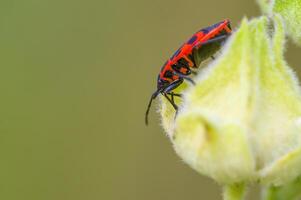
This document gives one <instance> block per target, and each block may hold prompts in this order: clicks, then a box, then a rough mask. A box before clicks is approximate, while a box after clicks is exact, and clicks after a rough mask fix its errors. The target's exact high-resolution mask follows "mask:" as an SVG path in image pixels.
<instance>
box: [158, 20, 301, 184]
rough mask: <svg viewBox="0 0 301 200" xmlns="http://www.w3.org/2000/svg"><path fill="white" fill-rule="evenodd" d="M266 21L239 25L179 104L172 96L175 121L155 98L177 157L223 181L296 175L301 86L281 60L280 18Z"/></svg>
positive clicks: (300, 157)
mask: <svg viewBox="0 0 301 200" xmlns="http://www.w3.org/2000/svg"><path fill="white" fill-rule="evenodd" d="M267 23H268V20H267V18H266V17H261V18H258V19H254V20H252V21H250V22H248V21H247V20H243V21H242V24H241V26H240V28H239V29H238V30H237V31H236V32H235V33H234V34H233V35H232V36H231V37H230V38H229V40H228V42H227V43H226V45H225V48H224V50H223V52H222V54H221V56H220V57H219V58H218V59H216V60H215V61H213V62H212V64H211V65H210V66H209V67H208V68H207V69H206V70H203V72H202V73H199V74H198V76H197V77H196V79H195V82H196V85H195V86H191V87H190V88H188V89H185V90H184V91H183V95H184V98H183V99H184V100H183V102H181V101H180V100H179V99H176V101H177V102H176V103H177V104H178V105H180V108H179V112H178V114H177V116H176V118H175V111H174V109H173V108H172V106H171V105H170V104H169V102H168V101H166V100H165V99H164V98H161V102H162V107H161V116H162V124H163V127H164V129H165V130H166V131H167V133H168V135H169V136H170V139H171V141H172V143H173V145H174V148H175V150H176V152H177V153H178V155H179V156H180V157H181V158H182V159H183V160H184V161H185V162H186V163H188V164H189V165H190V166H191V167H192V168H193V169H195V170H196V171H198V172H199V173H201V174H204V175H207V176H209V177H211V178H213V179H214V180H216V181H217V182H219V183H222V184H226V185H233V184H236V183H249V182H253V181H259V182H261V183H263V184H266V185H270V184H272V185H282V184H285V183H287V182H289V181H292V180H294V179H295V178H296V177H297V176H299V175H300V174H301V132H300V131H301V94H300V88H299V86H298V82H297V79H296V77H295V75H294V74H293V73H292V71H291V69H290V68H289V67H288V66H287V64H286V62H285V61H284V59H283V50H284V28H283V25H282V21H281V19H280V18H279V17H277V16H276V17H275V21H274V30H273V31H271V30H267ZM183 87H186V86H185V85H184V86H183ZM182 90H183V88H179V89H178V92H179V91H182Z"/></svg>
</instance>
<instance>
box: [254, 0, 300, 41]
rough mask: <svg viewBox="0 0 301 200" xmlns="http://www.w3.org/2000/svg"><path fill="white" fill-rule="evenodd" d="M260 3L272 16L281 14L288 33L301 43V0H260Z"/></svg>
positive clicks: (265, 11)
mask: <svg viewBox="0 0 301 200" xmlns="http://www.w3.org/2000/svg"><path fill="white" fill-rule="evenodd" d="M258 4H259V5H260V7H261V10H262V11H263V12H264V13H265V14H267V15H268V16H270V17H273V15H275V14H279V15H281V16H282V18H283V20H284V24H285V29H286V31H287V34H288V35H289V36H290V37H291V38H292V39H293V41H294V42H295V43H296V44H298V45H301V0H258Z"/></svg>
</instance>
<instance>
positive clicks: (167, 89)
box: [162, 78, 184, 94]
mask: <svg viewBox="0 0 301 200" xmlns="http://www.w3.org/2000/svg"><path fill="white" fill-rule="evenodd" d="M183 81H184V79H182V78H180V79H178V80H175V81H174V82H172V83H171V84H169V85H168V86H167V87H165V88H164V89H163V90H162V92H163V93H166V94H167V93H169V92H171V91H172V90H174V89H176V88H177V87H178V86H179V85H181V83H183Z"/></svg>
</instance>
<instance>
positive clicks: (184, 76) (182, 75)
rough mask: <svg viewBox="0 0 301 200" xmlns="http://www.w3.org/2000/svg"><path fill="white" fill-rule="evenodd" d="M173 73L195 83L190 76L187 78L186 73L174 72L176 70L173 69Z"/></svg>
mask: <svg viewBox="0 0 301 200" xmlns="http://www.w3.org/2000/svg"><path fill="white" fill-rule="evenodd" d="M173 73H174V74H175V75H176V76H179V77H181V78H182V79H185V80H187V81H189V82H190V83H191V84H193V85H195V82H194V81H193V80H192V79H191V78H189V77H188V75H184V74H180V73H178V72H176V71H174V72H173Z"/></svg>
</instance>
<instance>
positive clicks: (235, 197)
mask: <svg viewBox="0 0 301 200" xmlns="http://www.w3.org/2000/svg"><path fill="white" fill-rule="evenodd" d="M245 193H246V186H245V184H233V185H226V186H224V191H223V197H224V200H243V199H244V198H245Z"/></svg>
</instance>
